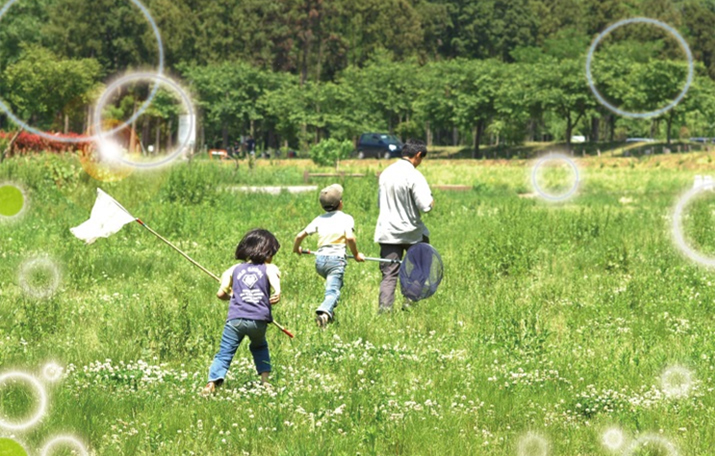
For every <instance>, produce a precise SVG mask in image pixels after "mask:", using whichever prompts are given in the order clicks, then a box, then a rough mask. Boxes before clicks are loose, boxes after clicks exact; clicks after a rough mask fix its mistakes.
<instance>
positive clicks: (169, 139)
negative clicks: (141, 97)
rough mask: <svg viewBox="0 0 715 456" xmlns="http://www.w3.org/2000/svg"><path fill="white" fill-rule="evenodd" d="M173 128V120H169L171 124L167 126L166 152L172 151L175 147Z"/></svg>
mask: <svg viewBox="0 0 715 456" xmlns="http://www.w3.org/2000/svg"><path fill="white" fill-rule="evenodd" d="M172 127H173V119H171V118H170V119H169V123H168V124H167V126H166V150H167V151H170V150H171V149H172V148H173V147H174V142H173V138H172V135H171V129H172Z"/></svg>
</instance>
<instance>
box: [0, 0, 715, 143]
mask: <svg viewBox="0 0 715 456" xmlns="http://www.w3.org/2000/svg"><path fill="white" fill-rule="evenodd" d="M146 5H147V7H148V9H149V11H150V12H151V13H152V15H153V17H154V19H155V20H156V22H157V25H158V26H159V29H160V31H161V34H162V37H163V41H164V44H165V51H166V63H167V68H168V71H169V72H171V73H173V74H175V75H178V76H179V77H180V78H182V79H184V80H185V81H186V82H187V84H188V85H189V86H190V87H191V89H192V90H193V92H194V95H195V97H196V99H197V102H198V104H199V106H200V108H201V122H200V125H201V136H202V137H203V138H204V142H205V143H207V144H208V145H209V146H227V145H228V144H229V143H230V142H231V141H232V140H234V139H235V138H236V137H237V136H238V135H241V134H246V133H247V132H252V133H253V135H254V136H255V137H256V138H257V139H258V141H259V143H261V144H262V145H263V146H264V147H272V148H277V147H282V146H285V147H291V148H301V149H305V148H307V146H308V145H310V144H312V143H315V142H317V141H319V140H321V139H322V138H326V137H336V138H353V137H355V136H356V135H358V134H359V133H361V132H364V131H374V130H381V131H389V132H394V133H396V134H398V135H401V136H412V135H419V136H424V137H426V138H427V139H428V140H429V141H430V142H434V143H439V144H469V145H471V146H472V147H473V149H474V150H475V154H477V155H478V154H479V145H480V144H485V143H496V144H501V143H503V142H519V141H523V140H525V139H565V140H567V141H568V140H569V139H570V138H571V136H572V135H573V134H575V133H579V134H584V135H586V136H588V137H589V138H590V139H592V140H602V139H618V138H620V137H623V136H624V135H638V136H662V137H664V138H667V139H669V138H670V137H671V136H673V135H676V136H677V135H681V136H682V135H683V134H686V135H687V134H693V135H695V134H697V135H713V134H712V132H711V127H710V121H709V119H711V118H712V114H713V113H712V105H713V100H712V96H713V91H712V81H711V77H712V76H713V75H715V62H714V59H715V37H712V36H711V33H710V31H709V24H712V23H715V5H713V3H712V2H711V1H709V0H687V1H670V0H633V1H625V2H624V1H612V0H602V1H598V0H511V1H509V0H503V1H502V0H450V1H446V0H432V1H427V0H362V1H360V2H353V1H350V0H330V1H328V0H260V1H259V0H241V1H238V2H237V1H234V0H232V1H227V0H151V1H149V0H147V1H146ZM639 15H647V16H649V17H654V18H657V19H659V20H662V21H664V22H667V23H668V24H671V25H673V26H674V27H676V28H677V29H678V30H679V31H680V32H681V33H682V34H683V36H684V37H685V38H686V40H687V41H688V42H689V43H690V47H691V49H692V51H693V54H694V56H695V57H696V60H697V61H698V62H697V68H696V73H697V75H696V78H695V82H694V84H693V86H692V87H691V88H690V91H689V93H688V95H687V96H686V97H685V99H684V100H683V102H682V103H681V104H680V105H678V107H677V108H676V109H673V110H671V111H670V112H669V113H667V114H666V115H663V116H660V117H657V118H655V119H651V120H632V119H624V118H619V117H617V116H614V115H611V114H610V113H609V112H608V111H607V110H605V109H604V108H603V107H601V106H600V105H599V104H597V103H596V101H595V98H594V97H593V95H592V94H591V93H590V90H589V89H588V86H587V84H586V80H585V77H584V57H585V52H586V50H587V49H588V46H589V44H590V42H591V40H592V39H593V38H594V36H595V35H596V34H597V33H599V32H600V31H601V30H603V29H604V28H605V27H606V26H607V25H608V24H610V23H613V22H615V21H616V20H618V19H621V18H624V17H633V16H639ZM601 47H602V49H599V52H598V59H597V62H596V63H594V74H595V75H596V76H597V78H596V79H597V81H598V88H599V90H600V91H601V92H602V93H604V94H605V95H606V96H607V97H608V98H609V100H611V101H612V102H613V104H615V105H618V106H620V107H622V108H623V109H627V110H636V111H638V110H640V111H643V110H650V109H655V108H656V107H659V106H662V105H664V104H667V102H668V100H670V99H672V98H673V97H674V96H675V95H677V93H678V91H679V90H680V89H681V88H682V84H683V82H684V80H685V74H686V71H687V67H686V65H685V63H684V62H683V61H682V51H681V50H680V49H679V48H678V46H677V43H676V42H675V40H673V39H671V38H669V37H668V36H667V35H666V34H664V33H663V32H662V30H660V29H657V28H653V27H648V26H640V25H634V26H628V27H627V28H624V29H623V30H619V31H618V32H614V33H613V34H612V39H610V40H606V41H604V43H603V45H602V46H601ZM156 59H157V51H156V43H155V39H154V36H153V32H152V30H151V27H149V24H148V23H147V22H146V20H145V19H144V17H143V16H142V14H141V13H140V11H139V9H138V8H137V7H136V6H134V5H133V4H132V3H131V2H130V1H128V0H95V1H91V2H90V1H88V0H23V1H22V2H17V3H16V4H15V5H13V7H12V8H11V9H10V10H9V11H8V13H7V14H6V15H5V17H3V18H2V23H0V68H2V81H1V83H0V90H1V91H2V92H1V94H2V98H3V99H4V100H5V101H7V103H8V104H9V105H10V106H11V107H12V108H13V109H14V110H16V111H17V112H19V113H20V115H21V117H22V118H26V119H28V120H31V121H32V122H33V123H34V124H36V125H38V126H41V127H43V128H47V129H55V130H64V131H68V130H71V131H83V129H84V128H86V126H87V125H86V124H87V117H88V112H87V108H86V105H87V100H89V99H91V98H92V97H93V96H96V94H97V93H98V92H99V91H101V89H102V84H101V81H103V80H106V79H107V78H108V77H110V76H111V75H113V74H117V73H118V72H121V71H124V70H126V69H131V68H140V67H147V66H148V67H151V66H152V65H156ZM48 87H51V88H52V90H47V89H48ZM140 97H141V94H136V95H135V98H140ZM131 109H133V104H132V103H131V102H122V103H118V104H117V105H116V106H113V107H112V115H114V116H116V117H120V116H123V115H127V114H129V115H131ZM174 114H175V113H174V112H173V111H172V109H171V104H170V103H164V104H163V105H162V104H161V103H158V106H155V107H154V109H153V110H152V111H151V112H149V113H148V114H147V115H148V116H149V115H150V116H153V118H154V121H153V123H149V124H146V123H145V126H144V127H143V128H142V129H143V130H146V134H147V135H148V134H151V133H150V132H149V130H151V129H155V130H157V131H161V132H163V133H162V134H165V135H166V136H168V137H171V135H172V132H175V130H176V128H177V125H176V122H172V121H171V120H170V117H171V116H172V115H174ZM3 122H4V125H3V126H4V127H6V128H7V127H8V126H9V125H8V124H7V121H6V120H3ZM142 133H144V132H142Z"/></svg>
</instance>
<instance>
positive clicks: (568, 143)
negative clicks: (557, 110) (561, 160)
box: [566, 113, 573, 152]
mask: <svg viewBox="0 0 715 456" xmlns="http://www.w3.org/2000/svg"><path fill="white" fill-rule="evenodd" d="M572 130H573V124H572V123H571V113H569V114H568V115H567V116H566V150H568V151H569V152H571V131H572Z"/></svg>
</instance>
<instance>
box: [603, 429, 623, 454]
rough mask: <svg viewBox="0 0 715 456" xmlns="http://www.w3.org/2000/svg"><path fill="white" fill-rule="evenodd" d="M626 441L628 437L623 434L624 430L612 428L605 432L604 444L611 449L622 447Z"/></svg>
mask: <svg viewBox="0 0 715 456" xmlns="http://www.w3.org/2000/svg"><path fill="white" fill-rule="evenodd" d="M625 441H626V437H625V435H623V431H622V430H620V429H618V428H610V429H607V430H606V432H604V433H603V445H604V446H605V447H606V448H608V449H609V450H614V451H615V450H618V449H620V448H621V447H623V443H624V442H625Z"/></svg>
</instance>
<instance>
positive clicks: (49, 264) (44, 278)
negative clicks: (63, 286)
mask: <svg viewBox="0 0 715 456" xmlns="http://www.w3.org/2000/svg"><path fill="white" fill-rule="evenodd" d="M61 278H62V277H61V274H60V269H59V267H57V265H56V264H55V262H54V261H52V260H51V259H49V258H47V257H33V258H30V259H28V260H26V261H25V262H24V263H23V264H22V266H20V277H19V281H20V287H21V288H22V290H23V291H24V292H25V293H26V294H27V295H29V296H31V297H33V298H38V299H43V298H49V297H51V296H52V295H54V294H55V292H56V291H57V288H59V286H60V281H61Z"/></svg>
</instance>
